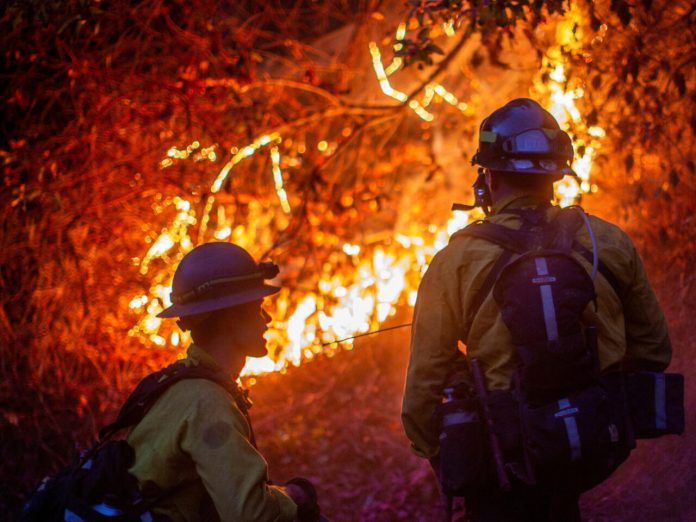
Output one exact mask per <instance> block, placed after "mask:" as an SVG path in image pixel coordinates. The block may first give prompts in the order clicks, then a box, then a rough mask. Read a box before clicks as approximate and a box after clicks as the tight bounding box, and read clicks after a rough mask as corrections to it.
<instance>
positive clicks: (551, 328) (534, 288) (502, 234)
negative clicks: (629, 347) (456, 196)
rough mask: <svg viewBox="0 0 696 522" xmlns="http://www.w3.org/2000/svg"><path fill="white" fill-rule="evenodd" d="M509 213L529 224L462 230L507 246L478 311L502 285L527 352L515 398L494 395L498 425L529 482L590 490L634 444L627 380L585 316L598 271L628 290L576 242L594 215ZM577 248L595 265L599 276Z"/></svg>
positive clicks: (507, 316) (513, 328) (506, 311)
mask: <svg viewBox="0 0 696 522" xmlns="http://www.w3.org/2000/svg"><path fill="white" fill-rule="evenodd" d="M507 212H511V213H516V214H518V215H519V216H520V218H521V220H522V224H521V227H520V229H519V230H513V229H510V228H507V227H504V226H502V225H498V224H495V223H490V222H477V223H474V224H472V225H469V226H468V227H466V228H465V229H463V230H462V231H460V232H458V233H457V234H461V235H467V236H472V237H477V238H482V239H485V240H487V241H491V242H493V243H496V244H498V245H500V246H502V247H503V249H504V250H503V254H502V255H501V256H500V257H499V258H498V260H497V261H496V263H495V264H494V266H493V268H492V269H491V272H490V273H489V274H488V277H487V278H486V280H485V282H484V284H483V286H482V288H481V289H480V290H479V291H478V293H477V294H476V295H475V298H474V306H473V307H472V312H471V315H470V317H469V319H470V320H473V318H474V316H475V314H476V312H477V311H478V308H479V307H480V306H481V304H482V303H483V301H484V300H485V299H486V297H487V296H488V295H489V294H490V293H491V291H492V294H493V298H494V300H495V302H496V303H497V305H498V307H499V309H500V314H501V317H502V320H503V322H504V323H505V325H506V327H507V328H508V330H509V332H510V335H511V338H512V343H513V345H514V347H515V350H516V352H517V355H518V361H519V364H518V367H517V369H516V370H515V372H514V374H513V378H512V386H511V391H510V394H511V395H512V398H511V399H510V400H508V399H505V400H501V397H500V396H499V395H500V394H499V393H495V392H494V393H492V394H491V397H492V398H493V399H492V400H494V403H492V404H490V405H489V407H490V408H489V409H490V410H491V415H492V416H493V417H494V419H493V421H494V422H493V425H494V426H493V430H494V431H495V429H496V428H495V426H496V425H497V426H499V427H500V426H504V428H503V429H500V430H499V431H500V433H498V435H499V436H500V437H499V438H500V439H501V440H505V441H507V443H506V445H505V446H506V447H504V448H502V450H503V453H504V454H505V455H506V456H508V457H509V456H510V455H517V456H518V458H517V460H518V462H513V463H510V465H509V466H508V468H509V469H511V470H513V472H514V474H515V475H516V476H517V478H518V479H519V480H521V481H523V482H525V483H528V484H538V483H544V484H548V485H558V484H563V485H564V487H565V486H567V485H571V486H572V487H573V488H574V489H576V490H579V491H584V490H586V489H589V488H591V487H593V486H594V485H596V484H598V483H600V482H601V481H603V480H604V479H605V478H607V477H608V476H609V475H610V474H611V473H612V472H613V471H614V470H615V469H616V468H617V467H618V465H619V464H620V463H621V462H623V461H624V460H625V459H626V458H627V457H628V454H629V452H630V449H631V448H632V447H633V446H634V442H633V440H632V436H631V433H630V427H629V425H628V423H627V406H626V400H625V392H624V388H623V380H622V378H621V376H620V374H615V375H608V376H605V375H600V372H599V364H598V359H597V346H596V331H595V329H594V327H593V326H591V325H586V324H584V322H583V320H582V315H583V312H584V310H585V309H586V308H587V306H588V305H592V306H595V308H596V307H597V299H596V294H595V290H594V281H593V276H594V275H595V274H596V272H597V271H601V272H602V274H603V275H604V276H605V277H606V278H607V280H608V281H609V282H610V284H612V286H613V287H614V289H615V291H616V292H617V294H618V295H621V294H620V293H619V292H620V291H621V290H620V288H619V287H618V285H617V284H616V279H615V278H614V277H613V276H612V274H611V273H610V272H609V271H608V270H607V269H606V267H605V266H603V264H601V262H600V261H599V260H598V258H597V256H596V255H593V254H592V253H591V252H589V251H588V250H587V249H585V248H584V247H583V246H582V245H580V244H579V243H577V242H576V241H575V234H576V232H577V230H578V229H579V228H580V227H581V226H582V225H583V221H584V220H586V219H587V218H586V216H585V215H584V212H583V211H582V209H580V208H570V209H563V210H561V211H560V212H559V213H558V215H557V216H556V217H555V219H553V220H552V221H550V222H547V221H546V212H545V208H537V209H513V210H508V211H507ZM587 225H588V226H589V221H587ZM573 251H576V252H578V253H580V254H581V255H583V256H584V257H586V258H588V259H589V260H590V261H591V262H592V263H593V276H590V274H588V271H587V269H586V268H585V267H584V266H583V264H582V263H581V262H580V261H578V259H576V258H575V257H574V256H573V254H572V253H573ZM595 251H596V248H595ZM469 324H470V323H469ZM511 404H513V405H514V406H513V407H511V406H510V405H511ZM498 405H505V407H498V409H496V407H497V406H498ZM495 417H497V421H496V419H495ZM511 426H514V428H513V429H511ZM511 432H512V433H514V436H511ZM511 446H512V447H511Z"/></svg>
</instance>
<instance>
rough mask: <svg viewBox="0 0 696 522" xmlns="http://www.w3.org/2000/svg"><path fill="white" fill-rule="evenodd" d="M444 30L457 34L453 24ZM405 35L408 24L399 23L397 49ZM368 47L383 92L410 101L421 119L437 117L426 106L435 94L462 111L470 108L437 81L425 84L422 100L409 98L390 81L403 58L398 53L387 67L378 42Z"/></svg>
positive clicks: (401, 100) (397, 98)
mask: <svg viewBox="0 0 696 522" xmlns="http://www.w3.org/2000/svg"><path fill="white" fill-rule="evenodd" d="M443 30H444V32H445V34H446V35H447V36H454V34H455V33H454V27H453V25H451V24H450V25H447V24H445V27H444V28H443ZM405 36H406V24H405V23H402V24H399V27H398V28H397V29H396V36H395V40H396V42H397V43H396V44H395V45H394V50H395V51H397V52H398V51H400V50H401V49H402V48H403V44H402V43H401V42H402V41H403V39H404V37H405ZM368 47H369V49H370V55H371V56H372V67H373V69H374V71H375V75H376V76H377V81H378V82H379V87H380V89H382V92H383V93H384V94H386V95H387V96H389V97H390V98H394V99H395V100H397V101H400V102H401V103H406V102H408V106H409V108H411V109H412V110H413V112H415V113H416V114H417V115H418V116H419V117H420V118H421V119H423V120H425V121H433V120H434V119H435V116H434V115H433V114H432V113H431V112H429V111H428V110H427V109H426V107H428V106H429V105H430V104H431V103H432V102H433V100H434V98H435V95H437V96H439V97H440V98H441V99H442V100H444V101H445V102H447V103H449V104H450V105H453V106H455V107H457V108H458V109H459V110H460V111H462V112H465V111H466V110H467V109H468V108H469V106H468V105H467V104H466V103H464V102H461V101H459V99H457V97H456V96H455V95H454V94H452V93H451V92H449V91H448V90H447V89H446V88H445V87H444V86H443V85H442V84H441V83H437V82H433V83H430V84H428V85H426V86H425V89H424V92H423V97H422V98H421V99H420V100H415V99H410V100H409V97H408V95H407V94H406V93H404V92H401V91H399V90H397V89H395V88H394V87H392V84H391V82H390V81H389V77H390V76H391V75H393V74H394V73H395V72H397V71H398V70H399V69H401V66H402V65H403V59H402V58H401V57H400V56H398V55H397V56H394V58H393V59H392V61H391V63H390V64H389V65H388V66H386V67H385V66H384V63H383V61H382V53H381V52H380V50H379V47H378V46H377V43H376V42H370V43H369V46H368Z"/></svg>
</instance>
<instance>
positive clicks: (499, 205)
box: [493, 192, 549, 214]
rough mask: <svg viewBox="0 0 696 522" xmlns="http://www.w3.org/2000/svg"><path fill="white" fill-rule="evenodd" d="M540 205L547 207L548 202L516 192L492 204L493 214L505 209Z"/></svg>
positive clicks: (531, 195)
mask: <svg viewBox="0 0 696 522" xmlns="http://www.w3.org/2000/svg"><path fill="white" fill-rule="evenodd" d="M542 205H549V202H548V201H547V200H546V199H545V198H543V197H541V196H537V195H534V194H528V193H524V192H517V193H515V194H512V195H510V196H507V197H505V198H503V199H501V200H500V201H496V202H495V203H493V214H498V213H500V212H502V211H503V210H505V209H506V208H529V207H538V206H542Z"/></svg>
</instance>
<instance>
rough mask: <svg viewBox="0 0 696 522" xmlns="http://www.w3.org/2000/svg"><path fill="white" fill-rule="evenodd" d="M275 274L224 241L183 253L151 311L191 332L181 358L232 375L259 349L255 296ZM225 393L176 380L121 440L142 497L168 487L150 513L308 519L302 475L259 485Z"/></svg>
mask: <svg viewBox="0 0 696 522" xmlns="http://www.w3.org/2000/svg"><path fill="white" fill-rule="evenodd" d="M277 273H278V267H277V266H276V265H274V264H272V263H260V264H257V263H256V262H255V261H254V259H253V258H252V257H251V255H250V254H249V253H248V252H247V251H246V250H244V249H243V248H241V247H239V246H237V245H234V244H230V243H207V244H203V245H201V246H198V247H196V248H194V249H193V250H192V251H191V252H190V253H188V254H187V255H186V256H185V257H184V258H183V259H182V261H181V263H180V264H179V266H178V268H177V270H176V273H175V274H174V281H173V286H172V302H173V304H172V306H170V307H169V308H167V309H165V310H164V311H163V312H162V313H160V314H159V317H163V318H170V317H178V318H179V320H178V324H179V326H180V327H181V328H182V329H183V330H189V331H190V332H191V337H192V339H193V344H192V345H191V346H190V347H189V348H188V352H187V358H186V359H185V360H184V361H183V364H184V365H193V366H202V367H205V368H208V369H210V370H213V371H220V372H224V373H225V374H227V375H228V376H229V378H230V379H231V381H232V382H234V381H236V379H237V377H238V376H239V373H240V372H241V370H242V368H243V366H244V363H245V360H246V358H247V357H262V356H264V355H266V353H267V352H266V341H265V339H264V337H263V335H264V332H266V330H267V325H268V323H269V321H270V319H271V318H270V316H269V314H268V313H267V312H266V311H265V310H264V309H263V299H264V297H266V296H269V295H272V294H275V293H276V292H278V291H279V288H278V287H276V286H271V285H268V284H266V283H265V282H264V280H266V279H272V278H273V277H275V276H276V275H277ZM235 386H236V385H235ZM234 395H235V396H233V395H231V394H230V393H228V391H227V390H226V389H225V388H223V387H222V386H220V385H219V384H217V383H216V382H213V381H211V380H208V379H200V378H199V379H183V380H181V381H179V382H176V383H175V384H173V385H172V386H171V387H170V388H169V389H168V390H167V391H166V392H165V393H164V395H162V397H160V398H159V399H158V400H157V402H155V404H154V406H153V407H152V409H151V410H150V411H149V412H148V413H147V415H146V416H145V417H144V418H143V420H142V421H140V422H139V423H138V424H137V425H136V426H135V427H134V428H133V429H132V430H131V432H130V433H129V435H128V439H127V440H128V443H129V444H130V445H131V446H132V447H133V448H134V450H135V455H136V459H135V464H134V465H133V466H132V468H131V469H130V472H131V473H132V474H133V475H135V476H136V477H137V479H138V482H139V484H140V487H141V490H142V491H143V492H144V494H145V495H146V498H147V496H151V497H152V496H154V497H156V496H157V492H158V491H167V492H171V491H175V494H168V495H166V498H164V499H163V500H161V501H160V502H157V504H156V505H155V507H154V508H153V511H154V512H155V513H157V514H158V515H161V516H165V517H169V519H170V520H173V521H199V520H201V521H202V520H205V521H207V520H217V519H219V520H222V521H230V522H231V521H247V520H248V521H251V520H254V521H257V520H258V521H289V520H296V519H297V520H318V519H319V508H318V506H317V504H316V494H315V492H314V488H313V487H312V485H311V484H310V483H309V482H308V481H306V480H305V479H293V480H291V481H289V483H288V484H285V485H283V486H277V485H272V484H270V483H269V480H268V475H267V465H266V461H265V460H264V458H263V457H262V455H261V454H260V453H259V451H258V450H257V449H256V446H255V443H254V437H253V432H252V428H251V425H250V423H249V419H248V417H247V415H246V411H245V410H246V406H245V404H244V397H243V396H242V394H241V392H240V393H237V394H234Z"/></svg>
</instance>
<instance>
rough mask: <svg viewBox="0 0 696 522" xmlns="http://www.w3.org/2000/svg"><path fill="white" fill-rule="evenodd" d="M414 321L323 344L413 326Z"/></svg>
mask: <svg viewBox="0 0 696 522" xmlns="http://www.w3.org/2000/svg"><path fill="white" fill-rule="evenodd" d="M412 324H413V323H406V324H399V325H397V326H390V327H389V328H380V329H379V330H373V331H371V332H365V333H362V334H358V335H354V336H352V337H346V338H345V339H338V340H337V341H329V342H328V343H322V346H328V345H330V344H338V343H342V342H344V341H350V340H351V339H357V338H358V337H365V336H366V335H374V334H378V333H382V332H387V331H389V330H396V329H397V328H405V327H407V326H411V325H412Z"/></svg>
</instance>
